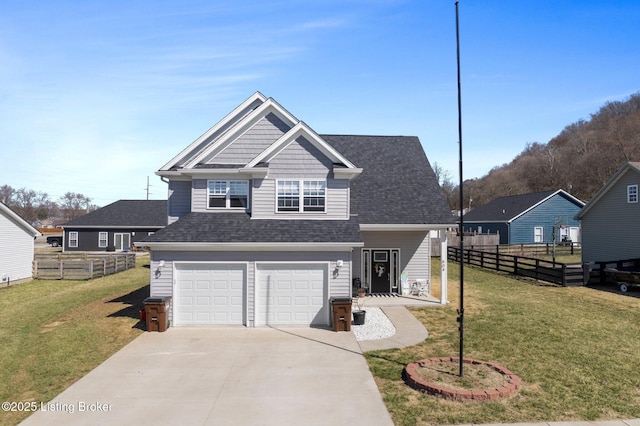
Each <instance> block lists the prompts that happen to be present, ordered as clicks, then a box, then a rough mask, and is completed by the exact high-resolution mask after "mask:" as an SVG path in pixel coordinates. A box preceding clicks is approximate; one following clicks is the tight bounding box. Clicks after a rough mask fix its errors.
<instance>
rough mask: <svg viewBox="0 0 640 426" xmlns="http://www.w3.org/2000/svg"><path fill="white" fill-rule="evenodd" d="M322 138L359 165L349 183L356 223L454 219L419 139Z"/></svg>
mask: <svg viewBox="0 0 640 426" xmlns="http://www.w3.org/2000/svg"><path fill="white" fill-rule="evenodd" d="M320 136H321V137H322V138H323V139H324V140H325V141H326V142H327V143H329V145H331V146H333V147H334V148H335V149H337V150H338V151H339V152H340V153H341V154H342V155H344V156H345V157H346V158H347V159H348V160H349V161H351V162H352V163H353V164H355V165H356V167H362V168H363V171H362V173H361V174H360V176H357V177H356V178H354V179H353V180H352V181H351V213H352V214H357V215H358V221H359V222H360V223H362V224H454V223H456V219H455V218H454V217H453V215H452V214H451V210H450V208H449V205H448V203H447V201H446V199H445V196H444V194H443V193H442V189H441V188H440V185H439V184H438V181H437V179H436V176H435V174H434V172H433V169H432V168H431V165H430V164H429V160H428V159H427V156H426V155H425V153H424V150H423V149H422V145H421V144H420V140H419V139H418V138H417V137H415V136H355V135H320Z"/></svg>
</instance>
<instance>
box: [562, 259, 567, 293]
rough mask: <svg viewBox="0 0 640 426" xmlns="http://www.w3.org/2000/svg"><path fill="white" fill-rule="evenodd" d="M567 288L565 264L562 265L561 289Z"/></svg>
mask: <svg viewBox="0 0 640 426" xmlns="http://www.w3.org/2000/svg"><path fill="white" fill-rule="evenodd" d="M566 286H567V265H566V264H565V263H563V264H562V287H566Z"/></svg>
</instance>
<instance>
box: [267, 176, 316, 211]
mask: <svg viewBox="0 0 640 426" xmlns="http://www.w3.org/2000/svg"><path fill="white" fill-rule="evenodd" d="M301 188H302V190H300V189H301ZM277 199H278V201H277V208H276V210H277V211H278V212H298V213H303V212H325V211H326V200H327V182H326V181H324V180H279V181H278V183H277Z"/></svg>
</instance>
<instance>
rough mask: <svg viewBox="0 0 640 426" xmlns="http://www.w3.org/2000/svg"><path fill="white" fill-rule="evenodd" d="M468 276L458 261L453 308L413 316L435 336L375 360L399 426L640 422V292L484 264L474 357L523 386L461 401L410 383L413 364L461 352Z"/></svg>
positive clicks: (469, 324)
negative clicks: (529, 277)
mask: <svg viewBox="0 0 640 426" xmlns="http://www.w3.org/2000/svg"><path fill="white" fill-rule="evenodd" d="M433 264H434V270H433V273H434V277H433V281H434V283H438V282H439V279H440V278H439V276H438V274H439V266H440V264H439V262H433ZM458 271H459V266H458V265H457V264H453V263H451V264H450V265H449V300H450V302H451V303H450V304H449V305H447V306H444V307H429V308H417V309H413V310H412V312H413V314H414V315H415V316H416V317H417V318H418V319H419V320H420V321H422V323H423V324H424V325H425V327H426V328H427V329H428V330H429V338H428V339H427V340H425V341H424V342H423V343H421V344H420V345H417V346H413V347H410V348H405V349H396V350H388V351H376V352H369V353H367V354H366V358H367V360H368V362H369V366H370V368H371V371H372V372H373V374H374V377H375V379H376V382H377V383H378V387H379V388H380V391H381V393H382V395H383V398H384V400H385V403H386V404H387V407H388V409H389V411H390V412H391V414H392V417H393V420H394V422H395V424H396V425H442V424H461V423H467V424H471V423H476V424H477V423H517V422H528V421H532V422H543V421H568V420H589V421H593V420H605V419H628V418H637V417H640V368H639V365H640V364H639V363H638V359H639V356H640V355H639V354H640V338H638V336H640V297H639V296H640V292H630V293H629V295H622V294H616V293H615V292H607V291H601V290H596V289H592V288H585V287H569V288H563V287H557V286H552V285H548V284H545V283H542V282H540V283H535V282H531V281H520V280H516V279H513V278H511V277H509V276H506V275H497V274H494V273H490V272H485V271H482V270H479V269H474V268H465V334H464V342H465V345H464V348H465V350H464V356H465V357H468V358H476V359H480V360H484V361H494V362H496V363H498V364H500V365H502V366H504V367H506V368H507V369H509V370H511V371H513V372H514V373H515V374H517V375H518V376H520V378H521V379H522V381H523V386H522V388H521V390H520V391H519V393H517V394H516V395H515V396H512V397H511V398H508V399H505V400H499V401H497V402H453V401H446V400H442V399H438V398H436V397H433V396H427V395H423V394H421V393H419V392H417V391H414V390H413V389H411V388H409V387H408V386H406V385H405V384H404V383H403V381H402V378H401V374H402V369H403V368H404V366H405V365H406V364H407V363H409V362H411V361H416V360H420V359H423V358H429V357H435V356H457V355H458V351H459V349H458V348H459V346H458V341H459V334H458V324H457V323H456V316H457V314H456V309H458V307H459V274H458Z"/></svg>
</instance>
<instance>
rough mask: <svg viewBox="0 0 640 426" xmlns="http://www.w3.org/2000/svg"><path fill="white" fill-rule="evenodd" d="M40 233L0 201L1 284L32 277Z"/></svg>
mask: <svg viewBox="0 0 640 426" xmlns="http://www.w3.org/2000/svg"><path fill="white" fill-rule="evenodd" d="M38 235H40V232H38V230H37V229H36V228H34V227H33V226H31V225H30V224H29V223H28V222H26V221H25V220H24V219H22V218H21V217H20V216H19V215H18V214H17V213H16V212H14V211H13V210H11V209H10V208H9V207H7V206H6V205H5V204H3V203H1V202H0V284H5V285H6V284H10V283H11V282H13V281H18V280H24V279H27V278H31V276H32V274H33V272H32V271H33V269H32V267H33V251H34V240H35V238H36V237H37V236H38Z"/></svg>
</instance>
